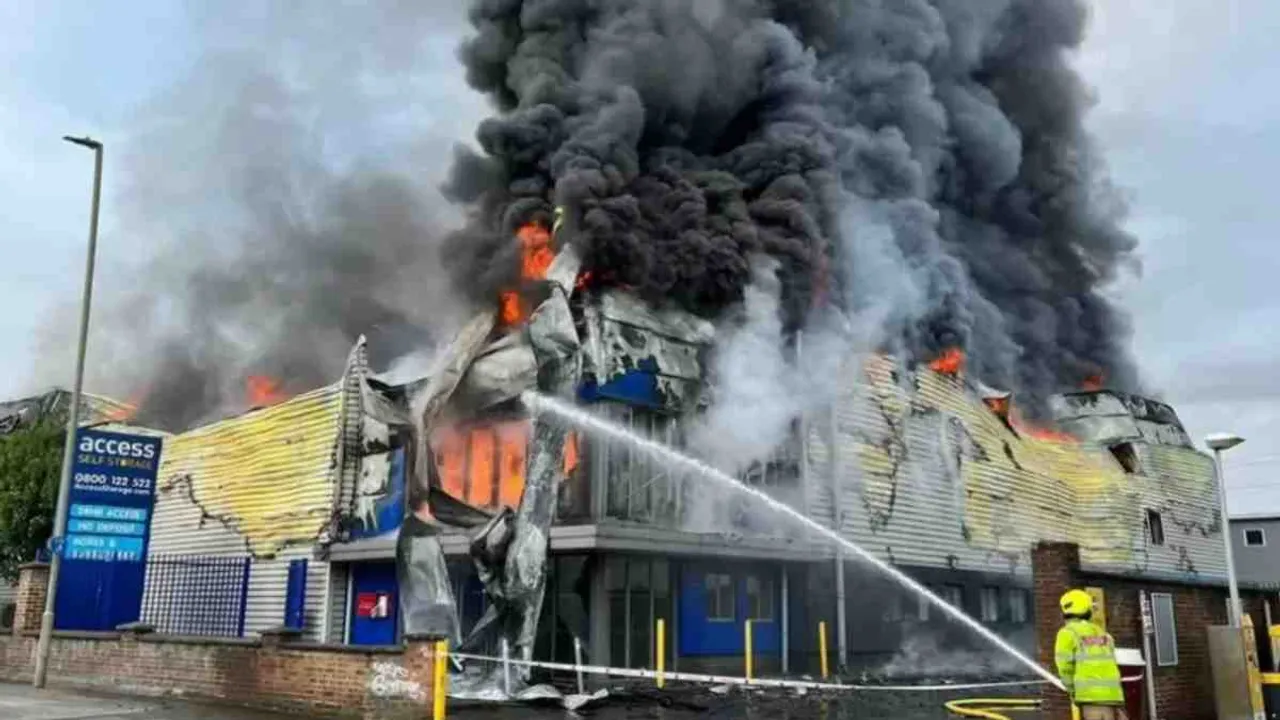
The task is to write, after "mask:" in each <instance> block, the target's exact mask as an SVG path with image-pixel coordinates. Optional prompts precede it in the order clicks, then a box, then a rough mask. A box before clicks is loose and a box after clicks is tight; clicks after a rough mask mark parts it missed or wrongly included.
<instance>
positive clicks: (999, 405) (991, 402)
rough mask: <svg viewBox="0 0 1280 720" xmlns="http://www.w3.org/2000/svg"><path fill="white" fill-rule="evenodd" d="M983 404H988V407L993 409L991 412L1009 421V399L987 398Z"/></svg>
mask: <svg viewBox="0 0 1280 720" xmlns="http://www.w3.org/2000/svg"><path fill="white" fill-rule="evenodd" d="M982 402H984V403H986V404H987V407H989V408H991V412H993V413H995V414H996V415H998V416H999V417H1002V418H1004V419H1006V420H1007V419H1009V398H1007V397H993V398H985V399H984V400H983V401H982Z"/></svg>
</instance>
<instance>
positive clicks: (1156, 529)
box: [1145, 508, 1165, 547]
mask: <svg viewBox="0 0 1280 720" xmlns="http://www.w3.org/2000/svg"><path fill="white" fill-rule="evenodd" d="M1145 524H1146V526H1147V542H1149V543H1151V546H1152V547H1164V541H1165V534H1164V517H1163V516H1161V514H1160V511H1159V510H1152V509H1151V508H1147V517H1146V523H1145ZM1157 536H1158V537H1157Z"/></svg>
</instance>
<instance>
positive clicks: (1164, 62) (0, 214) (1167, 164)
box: [0, 0, 1280, 513]
mask: <svg viewBox="0 0 1280 720" xmlns="http://www.w3.org/2000/svg"><path fill="white" fill-rule="evenodd" d="M393 4H394V3H393ZM189 6H191V4H190V3H184V2H180V1H179V0H132V1H131V2H130V3H127V4H111V5H108V4H105V3H100V2H94V1H93V0H63V2H59V3H39V2H35V1H34V0H11V1H10V2H5V3H0V67H4V68H5V70H6V72H4V73H0V257H3V258H4V261H3V262H2V263H0V308H3V310H0V338H3V339H0V350H2V351H3V352H0V398H2V397H14V396H18V395H20V394H22V393H24V392H28V391H31V390H33V389H38V386H39V385H41V384H47V382H48V380H49V378H51V377H52V378H57V377H59V376H66V380H65V381H64V382H63V383H62V384H67V385H69V384H70V367H71V362H72V359H73V358H72V353H73V348H71V347H65V348H63V347H55V348H50V347H48V343H49V342H50V341H49V338H48V336H47V334H46V333H42V332H40V329H41V327H42V326H44V325H47V324H49V323H51V322H59V323H62V324H64V325H68V326H69V324H70V323H72V322H73V321H74V317H75V307H76V303H77V301H78V293H79V287H80V281H81V277H82V274H83V263H84V243H85V238H86V233H87V222H88V206H89V194H90V187H91V175H92V155H91V153H90V152H89V151H87V150H85V149H83V148H80V147H77V146H73V145H69V144H67V143H64V142H62V141H61V140H60V137H61V136H62V135H64V134H74V135H82V134H86V133H87V134H90V135H92V136H93V137H95V138H97V139H100V140H102V141H104V142H105V144H106V146H107V148H108V155H107V162H106V168H107V169H106V173H105V178H104V196H103V211H102V229H101V234H100V251H99V271H98V275H97V277H98V285H97V292H98V293H100V294H110V293H111V292H112V291H113V288H114V289H120V288H124V287H127V286H128V285H129V283H130V278H131V273H136V272H138V270H137V265H138V263H139V261H140V260H141V259H144V258H146V257H147V256H148V255H149V254H152V253H153V252H155V248H154V247H153V245H152V244H151V243H152V242H153V238H151V237H138V236H132V235H130V234H129V233H127V232H126V231H125V230H124V229H123V228H124V227H125V226H126V225H127V226H128V227H136V225H135V224H128V223H124V222H122V219H121V214H122V212H123V211H122V210H120V208H121V206H123V205H124V204H125V203H124V199H123V198H122V197H121V195H123V194H124V193H125V191H124V190H121V188H122V187H127V186H129V184H130V179H129V178H125V177H122V175H121V170H120V167H121V163H119V162H115V161H116V160H118V156H117V155H113V154H112V152H113V151H114V150H116V149H117V148H121V147H126V148H127V147H129V146H130V143H131V142H134V143H136V141H137V133H136V132H135V129H136V128H137V127H139V125H140V124H144V120H145V114H146V112H147V110H148V108H150V107H154V104H153V103H154V100H155V98H157V97H163V96H164V94H165V93H172V92H187V93H200V92H202V91H205V92H210V91H211V90H209V89H206V88H205V87H204V86H202V85H201V84H200V83H199V82H198V76H196V77H197V79H196V80H193V79H192V78H193V76H192V72H193V69H194V68H195V67H196V66H197V63H198V61H199V60H200V59H201V57H202V53H204V52H207V51H210V50H212V49H217V48H216V47H211V46H217V45H219V44H236V43H246V44H252V43H255V42H257V43H270V42H272V41H273V37H274V36H273V34H272V31H271V23H272V21H276V22H279V21H280V20H281V18H278V17H276V18H271V17H267V18H263V17H260V16H259V15H258V14H256V13H255V12H254V11H253V10H251V9H249V8H251V7H252V6H253V4H252V3H244V4H242V5H233V4H227V3H224V4H207V5H205V6H204V8H203V10H200V9H197V10H196V12H195V17H194V18H193V15H192V14H191V13H189V12H188V10H189V9H190V7H189ZM337 6H338V5H337V4H335V5H333V6H332V7H337ZM108 7H110V8H111V10H110V12H106V9H107V8H108ZM195 7H197V8H199V7H200V6H199V4H198V3H196V4H195ZM342 7H343V8H344V9H343V10H338V11H336V12H338V13H342V12H345V13H348V15H347V16H344V22H346V21H352V19H353V18H356V17H357V16H356V15H354V14H352V13H354V11H353V10H351V8H352V7H353V6H352V5H351V4H350V3H348V4H345V5H342ZM215 8H216V9H215ZM228 8H235V10H230V11H228ZM193 19H194V20H195V21H196V22H193ZM286 21H287V22H295V21H296V22H301V20H300V19H299V18H298V17H297V16H290V17H288V18H286ZM197 24H198V25H199V27H200V28H201V29H202V30H201V32H196V30H195V29H194V28H195V27H196V25H197ZM211 26H212V27H213V30H212V31H211V30H210V28H211ZM341 26H342V23H341V22H330V23H329V24H328V25H327V26H324V27H319V28H317V29H315V30H314V31H309V37H312V38H318V39H319V41H320V42H323V38H324V35H323V33H324V32H326V31H332V30H333V29H334V28H338V29H341ZM262 28H266V29H265V30H264V29H262ZM393 29H394V28H393ZM1277 31H1280V4H1277V3H1275V2H1274V1H1273V0H1131V1H1130V2H1123V3H1120V2H1106V1H1104V0H1095V3H1094V8H1093V18H1092V27H1091V32H1090V36H1089V40H1088V41H1087V43H1086V46H1085V47H1084V48H1083V50H1082V52H1081V53H1080V54H1079V57H1078V58H1077V64H1078V67H1079V68H1080V69H1081V71H1082V72H1083V73H1084V75H1085V78H1086V80H1087V81H1088V82H1089V83H1090V84H1091V85H1092V86H1093V87H1094V88H1095V91H1096V96H1097V105H1096V107H1095V108H1094V111H1093V113H1092V115H1091V117H1090V121H1089V123H1090V129H1091V130H1092V132H1093V133H1094V135H1095V137H1096V139H1097V141H1098V142H1099V143H1100V145H1101V146H1102V148H1103V149H1104V150H1105V157H1106V158H1107V161H1108V163H1109V165H1110V168H1111V175H1112V177H1113V179H1114V181H1115V182H1116V183H1117V184H1118V185H1119V186H1120V187H1121V188H1123V189H1124V190H1125V192H1126V195H1127V196H1128V198H1129V201H1130V209H1131V215H1130V220H1129V227H1130V229H1131V230H1132V231H1133V232H1134V233H1136V234H1137V235H1138V237H1139V238H1140V240H1141V243H1142V258H1143V269H1142V272H1141V277H1136V278H1130V279H1126V280H1125V281H1124V282H1123V283H1122V285H1121V286H1120V287H1117V288H1116V290H1115V292H1116V293H1117V294H1118V295H1119V297H1120V298H1121V299H1122V302H1123V303H1124V304H1125V305H1126V306H1127V307H1128V308H1129V310H1130V311H1131V313H1132V315H1133V322H1134V329H1135V340H1134V342H1135V352H1136V355H1137V357H1138V359H1139V362H1140V364H1141V366H1142V369H1143V371H1144V377H1145V379H1146V382H1147V383H1148V384H1149V385H1150V386H1151V387H1152V388H1153V389H1155V390H1156V391H1158V392H1159V393H1160V395H1161V396H1162V397H1163V398H1164V399H1166V400H1168V401H1169V402H1171V403H1172V404H1173V405H1174V407H1175V408H1176V410H1177V411H1178V413H1179V415H1180V416H1181V418H1182V420H1183V422H1184V424H1185V425H1186V427H1187V430H1188V432H1189V433H1190V434H1191V435H1192V437H1193V438H1196V439H1197V442H1198V441H1199V439H1200V438H1202V437H1203V436H1204V435H1205V434H1206V433H1209V432H1234V433H1237V434H1239V435H1241V436H1243V437H1245V438H1246V442H1245V444H1244V445H1242V446H1241V447H1240V448H1238V449H1236V450H1232V451H1231V452H1230V453H1228V454H1227V456H1226V472H1225V474H1226V477H1227V486H1228V492H1229V506H1230V507H1231V509H1232V511H1233V512H1251V513H1253V512H1271V511H1276V512H1280V483H1273V478H1274V477H1275V475H1276V474H1277V473H1280V443H1278V442H1276V440H1275V438H1276V437H1277V435H1280V292H1278V291H1277V290H1278V289H1277V288H1276V284H1277V279H1278V278H1277V275H1278V274H1280V273H1278V272H1277V271H1278V270H1280V243H1277V242H1275V239H1276V238H1277V237H1280V202H1277V200H1276V192H1275V190H1274V186H1275V181H1274V173H1273V172H1271V170H1272V168H1274V167H1278V166H1280V94H1277V93H1276V92H1275V91H1274V77H1275V74H1276V73H1277V71H1280V43H1276V42H1275V40H1274V38H1275V37H1276V36H1277ZM400 32H401V33H402V34H403V33H410V32H412V33H417V34H419V35H420V36H421V39H420V40H419V38H418V37H417V36H415V38H414V41H413V42H405V39H404V38H403V37H400V38H396V39H395V40H396V41H395V42H389V43H388V45H389V46H395V47H397V48H411V49H412V50H413V52H416V53H427V54H431V53H434V54H436V55H438V56H439V57H440V58H445V57H446V56H447V55H448V53H449V52H450V50H449V48H450V46H451V45H452V44H453V42H454V41H455V39H456V38H457V37H459V34H460V32H461V27H460V26H459V25H458V24H457V23H456V18H454V17H449V18H445V19H442V20H439V21H435V22H432V23H431V24H430V25H427V26H422V27H418V26H415V27H406V28H402V29H400ZM381 61H382V62H383V64H384V65H394V63H395V62H396V61H397V58H396V57H391V56H389V57H386V58H381ZM444 62H447V60H445V61H444ZM298 64H299V66H300V69H297V70H296V72H299V73H325V72H330V73H334V74H336V73H337V72H340V70H341V68H338V67H323V66H322V67H315V66H314V58H309V57H308V56H306V55H305V53H304V54H303V55H302V57H301V60H299V61H298ZM419 80H421V82H419V83H417V84H416V85H415V86H414V89H415V92H414V93H413V94H414V95H415V97H412V98H406V97H402V96H399V95H393V96H390V97H387V98H385V101H386V102H393V103H403V104H404V107H405V111H404V113H403V114H402V115H398V116H395V120H396V121H397V122H399V123H402V126H399V127H391V128H380V131H387V132H392V133H394V132H397V131H403V130H406V129H407V128H412V129H413V131H414V132H423V133H426V134H428V135H433V136H435V137H439V138H459V139H461V138H464V137H466V136H467V135H468V134H469V129H470V128H471V127H472V126H473V125H474V123H475V121H476V120H477V119H478V118H479V117H480V116H481V114H482V112H483V110H484V107H483V103H482V102H481V101H480V100H479V99H478V98H476V97H474V96H472V95H470V94H469V93H468V91H467V90H466V88H465V86H464V85H463V80H462V77H461V73H460V72H450V73H448V74H447V75H445V76H443V77H430V78H419ZM335 97H341V95H335ZM209 101H210V102H216V101H217V98H210V99H209ZM344 111H346V112H353V111H352V110H351V109H350V108H342V107H333V108H325V109H324V112H326V113H328V116H326V117H325V118H320V119H318V120H317V122H321V121H325V122H329V123H331V124H332V123H333V122H334V116H338V121H339V122H338V123H337V124H338V126H340V127H349V128H351V129H352V133H351V134H352V135H353V136H354V135H355V134H356V133H355V130H356V129H362V128H363V126H361V125H360V124H359V123H358V122H355V121H354V120H350V119H349V118H346V117H345V116H343V112H344ZM343 122H347V124H346V125H343V124H342V123H343ZM362 136H367V133H363V134H362ZM432 152H434V150H433V151H432ZM162 157H163V156H162ZM175 162H180V161H178V160H175ZM444 164H445V158H443V157H441V158H439V162H438V163H432V162H429V161H424V164H423V167H424V172H439V170H441V169H442V168H443V166H444ZM433 166H434V167H433ZM59 353H60V355H59ZM51 356H52V357H65V358H66V360H65V367H61V366H57V365H56V361H50V360H49V359H48V358H50V357H51ZM93 360H94V358H93V347H92V346H91V347H90V359H89V361H90V364H91V365H92V364H93ZM1273 484H1274V487H1273Z"/></svg>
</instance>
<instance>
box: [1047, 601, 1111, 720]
mask: <svg viewBox="0 0 1280 720" xmlns="http://www.w3.org/2000/svg"><path fill="white" fill-rule="evenodd" d="M1059 602H1060V604H1061V605H1062V615H1063V617H1064V618H1065V619H1066V622H1065V623H1064V624H1063V626H1062V629H1061V630H1059V631H1058V640H1057V642H1056V643H1055V644H1054V655H1055V659H1056V661H1057V665H1058V677H1059V678H1061V679H1062V684H1063V685H1065V686H1066V687H1067V694H1068V695H1070V696H1071V702H1073V703H1075V705H1076V707H1078V708H1080V720H1128V715H1127V714H1126V713H1125V709H1124V692H1123V691H1122V690H1121V689H1120V667H1119V666H1118V665H1116V643H1115V641H1114V640H1112V639H1111V636H1110V635H1108V634H1107V631H1106V630H1103V629H1102V628H1101V627H1098V625H1096V624H1095V623H1094V622H1093V598H1092V597H1091V596H1090V595H1089V593H1087V592H1085V591H1084V590H1071V591H1069V592H1067V593H1066V594H1065V595H1063V596H1062V600H1060V601H1059Z"/></svg>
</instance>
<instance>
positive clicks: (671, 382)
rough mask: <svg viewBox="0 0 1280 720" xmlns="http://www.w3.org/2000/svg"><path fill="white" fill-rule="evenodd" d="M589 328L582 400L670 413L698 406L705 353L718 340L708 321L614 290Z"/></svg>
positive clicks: (602, 301)
mask: <svg viewBox="0 0 1280 720" xmlns="http://www.w3.org/2000/svg"><path fill="white" fill-rule="evenodd" d="M587 325H588V340H587V355H588V363H587V366H586V368H585V377H586V380H585V382H584V385H583V389H582V391H581V393H580V394H581V396H582V398H583V399H584V400H586V401H588V402H590V401H594V400H598V399H602V398H608V399H612V400H618V401H621V402H626V403H630V404H635V405H644V406H649V407H657V408H664V409H669V410H679V409H685V408H688V407H691V406H692V405H693V404H694V402H695V401H696V398H697V395H698V392H699V389H700V387H701V383H702V379H703V365H702V359H701V354H702V350H703V348H704V347H705V346H706V345H707V344H709V343H710V342H711V340H712V339H713V338H714V336H715V331H714V328H713V327H712V326H711V324H710V323H708V322H706V321H705V320H702V319H700V318H698V317H696V316H694V315H691V314H689V313H686V312H682V311H679V310H655V309H653V308H651V307H649V306H648V305H646V304H645V303H643V302H642V301H641V300H639V299H638V298H636V297H635V296H633V295H631V294H629V293H626V292H622V291H616V290H615V291H608V292H604V293H601V294H600V296H599V299H598V305H597V306H596V307H594V308H592V309H591V312H590V313H589V315H588V323H587Z"/></svg>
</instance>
